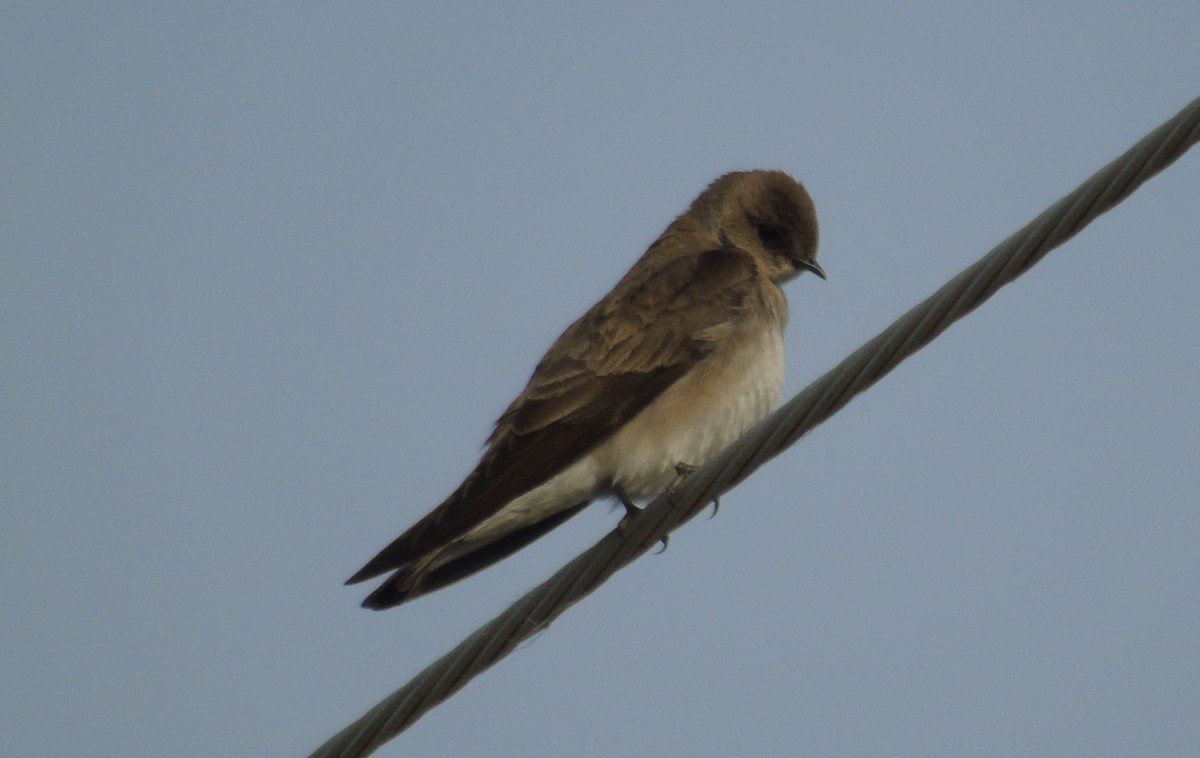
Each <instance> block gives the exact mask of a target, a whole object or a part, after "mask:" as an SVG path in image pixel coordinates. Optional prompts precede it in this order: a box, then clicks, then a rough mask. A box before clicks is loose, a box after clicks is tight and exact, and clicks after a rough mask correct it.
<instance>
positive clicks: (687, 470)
mask: <svg viewBox="0 0 1200 758" xmlns="http://www.w3.org/2000/svg"><path fill="white" fill-rule="evenodd" d="M697 468H699V466H693V465H692V464H690V463H676V464H675V481H673V482H671V484H669V485H668V486H667V499H668V500H670V501H671V505H675V493H676V492H678V491H679V485H681V484H683V480H685V479H687V478H688V477H689V476H691V475H692V474H694V473H696V469H697ZM719 510H721V498H719V497H715V498H713V512H712V516H709V518H714V517H715V516H716V515H717V511H719Z"/></svg>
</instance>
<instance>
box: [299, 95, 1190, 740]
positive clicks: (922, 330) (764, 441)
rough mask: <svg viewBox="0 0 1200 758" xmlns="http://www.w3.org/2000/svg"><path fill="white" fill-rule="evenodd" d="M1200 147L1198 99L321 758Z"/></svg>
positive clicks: (483, 650)
mask: <svg viewBox="0 0 1200 758" xmlns="http://www.w3.org/2000/svg"><path fill="white" fill-rule="evenodd" d="M1198 141H1200V98H1198V99H1196V100H1194V101H1192V102H1191V103H1190V104H1189V105H1188V106H1187V107H1186V108H1184V109H1183V110H1182V111H1180V112H1179V113H1178V114H1177V115H1176V116H1175V117H1174V118H1172V119H1171V120H1170V121H1167V122H1166V123H1165V124H1163V125H1162V126H1160V127H1159V128H1157V129H1155V130H1154V131H1153V132H1151V133H1150V134H1148V135H1147V136H1146V137H1145V138H1143V139H1142V140H1141V141H1140V142H1138V143H1137V144H1136V145H1134V146H1133V147H1132V148H1130V149H1129V150H1128V151H1127V152H1126V153H1125V154H1124V155H1122V156H1121V157H1120V158H1117V159H1116V160H1114V161H1113V162H1111V163H1109V164H1108V165H1107V166H1105V167H1104V168H1102V169H1101V170H1100V171H1098V172H1096V174H1094V175H1093V176H1092V177H1091V178H1090V179H1088V180H1087V181H1086V182H1084V183H1083V184H1082V185H1080V186H1079V187H1078V188H1077V189H1076V190H1075V191H1074V192H1071V193H1070V194H1069V195H1067V196H1066V197H1064V198H1062V199H1061V200H1059V201H1058V202H1057V203H1055V204H1054V205H1053V206H1051V207H1050V208H1049V209H1047V210H1046V211H1044V212H1043V213H1042V214H1041V215H1039V216H1038V217H1037V218H1035V219H1034V220H1033V221H1032V222H1030V223H1029V224H1027V225H1026V226H1025V227H1024V228H1023V229H1021V230H1020V231H1018V232H1016V233H1015V234H1013V235H1012V236H1010V237H1009V238H1008V239H1006V240H1004V241H1003V242H1001V243H1000V244H999V245H997V246H996V247H995V248H994V249H993V250H992V251H991V252H990V253H988V254H987V255H985V256H984V257H983V258H982V259H980V260H979V261H978V262H977V263H975V264H974V265H972V266H970V267H969V268H967V269H966V270H965V271H963V272H962V273H960V274H959V275H958V276H956V277H954V278H953V279H951V280H950V281H949V282H948V283H946V284H945V285H943V286H942V287H941V289H939V290H938V291H937V292H935V293H934V294H933V295H931V296H930V297H929V298H927V299H926V300H924V301H923V302H922V303H920V304H919V305H917V306H916V307H914V308H913V309H911V310H910V311H908V313H906V314H904V315H903V316H901V317H900V318H899V319H898V320H897V321H896V322H895V323H893V324H892V325H891V326H889V327H888V328H887V329H886V330H884V331H883V332H882V333H880V334H879V335H878V336H876V337H875V338H874V339H872V340H871V341H870V342H868V343H866V344H865V345H863V346H862V347H860V348H859V349H858V350H856V351H855V352H854V353H852V354H851V355H850V356H849V357H847V358H846V359H845V360H843V361H842V362H841V363H839V364H838V365H837V366H836V367H834V368H833V369H832V370H830V371H829V372H827V373H826V374H825V375H824V376H822V377H821V378H819V379H817V380H816V381H814V382H813V383H812V384H810V385H809V386H808V387H806V388H805V389H804V390H803V391H801V392H800V393H799V394H798V395H796V396H795V397H793V398H792V399H791V400H790V401H789V402H788V403H787V404H785V405H784V406H783V407H781V408H779V410H777V411H775V412H774V413H772V414H771V415H770V416H768V417H767V418H766V419H764V420H763V421H762V422H761V423H759V424H758V425H757V426H755V427H754V428H753V429H751V430H750V431H749V432H747V433H746V435H744V436H743V437H742V438H741V439H739V440H738V441H737V442H735V443H734V444H732V445H730V446H729V447H727V448H726V449H725V450H724V451H722V452H721V453H720V454H719V455H718V456H717V457H716V458H714V459H713V460H711V461H709V462H708V463H707V464H706V465H704V466H702V467H701V468H700V469H699V470H697V471H696V472H695V473H693V474H692V475H690V476H689V477H687V479H685V480H684V481H683V482H682V484H680V486H679V487H678V488H677V489H676V490H674V492H672V493H671V495H670V496H668V495H666V494H663V495H660V496H659V497H657V498H656V499H655V500H654V501H653V502H652V503H651V504H650V505H648V506H646V508H645V509H644V510H643V511H642V512H640V513H639V514H637V515H636V516H635V517H633V518H632V519H630V520H629V521H628V522H627V523H625V524H624V526H623V527H622V528H618V529H614V530H613V531H612V532H610V533H609V534H608V535H607V536H605V537H604V538H603V539H602V540H600V542H598V543H596V544H595V545H594V546H592V547H591V548H590V549H588V550H587V551H585V552H584V553H582V554H581V555H579V556H578V557H577V558H575V559H574V560H573V561H571V562H570V563H568V564H567V565H566V566H564V567H563V568H562V569H560V570H559V571H558V572H557V573H556V574H554V576H552V577H550V578H549V579H547V580H546V581H545V582H543V583H542V584H540V585H539V586H538V587H536V588H534V589H533V590H531V591H530V592H528V593H527V594H526V595H525V596H524V597H522V598H521V599H519V600H517V601H516V602H515V603H513V604H512V605H511V606H509V608H508V609H507V610H506V611H504V612H503V613H501V614H500V615H499V616H497V617H496V618H495V619H493V620H492V621H491V622H489V623H488V624H486V625H484V626H483V627H481V628H480V629H478V630H477V631H476V632H475V633H474V634H472V635H471V636H470V637H468V638H467V639H466V640H464V641H463V642H462V643H461V644H460V645H458V647H456V648H454V649H453V650H451V651H450V652H449V653H447V654H445V655H443V656H442V657H441V658H439V659H438V660H437V661H435V662H434V663H433V664H431V665H430V666H428V667H427V668H426V669H425V670H424V671H422V672H421V673H420V674H418V675H417V676H416V677H414V678H413V679H412V680H411V681H409V683H408V684H406V685H405V686H403V687H401V688H400V689H399V690H397V691H396V692H394V693H392V694H391V695H389V696H388V697H387V698H385V699H384V700H383V701H382V702H380V703H379V704H378V705H376V706H375V707H374V708H372V709H371V710H370V711H368V712H367V713H366V714H365V715H364V716H363V717H362V718H360V719H359V720H358V721H356V722H354V723H353V724H351V725H350V726H348V727H346V728H345V729H343V730H342V731H341V732H339V733H338V734H336V735H335V736H334V737H332V738H331V739H330V740H329V741H328V742H326V743H325V744H324V745H322V746H321V747H320V748H318V749H317V750H316V752H314V753H313V754H312V755H313V757H314V758H333V757H334V756H337V757H338V758H351V757H355V758H357V757H358V756H364V755H368V754H370V753H372V752H374V750H375V749H376V748H378V747H379V746H381V745H383V744H384V743H385V742H387V741H388V740H390V739H392V738H393V737H395V736H396V735H398V734H399V733H400V732H402V731H404V729H406V728H407V727H408V726H410V725H411V724H412V723H414V722H415V721H416V720H417V719H418V718H420V717H421V715H422V714H424V713H425V712H426V711H428V710H429V709H431V708H433V707H434V706H435V705H437V704H438V703H440V702H442V701H443V700H445V699H447V698H449V697H450V696H451V695H453V694H454V693H455V692H457V691H458V690H459V689H461V688H462V687H464V686H465V685H466V684H467V682H469V681H470V680H471V678H472V677H474V676H475V675H477V674H479V673H481V672H482V671H484V670H485V669H487V668H488V667H490V666H491V665H492V664H493V663H495V662H496V661H498V660H500V659H501V658H503V657H504V656H505V655H507V654H508V653H509V652H511V651H512V650H513V648H515V647H516V646H517V645H519V644H520V643H521V642H523V641H525V640H526V639H528V638H530V637H531V636H533V635H534V634H536V633H537V632H538V631H539V630H541V629H544V628H545V627H546V626H547V625H548V624H550V622H551V621H553V620H554V619H555V618H557V617H558V616H559V614H561V613H562V612H563V611H565V610H566V609H567V608H568V607H569V606H571V605H572V604H573V603H576V602H578V601H579V600H580V599H582V598H583V597H584V596H585V595H587V594H588V593H590V592H591V591H592V590H594V589H595V588H596V587H597V586H599V585H600V584H601V583H602V582H604V581H605V580H607V579H608V578H609V577H610V576H612V575H613V574H614V573H616V572H617V571H618V570H619V569H621V568H623V567H624V566H626V565H628V564H629V563H632V562H633V561H634V560H635V559H636V558H638V557H639V556H640V555H642V554H643V553H645V552H647V551H648V550H649V549H650V548H652V547H653V546H654V545H656V544H657V543H658V542H659V541H661V540H662V539H663V538H664V537H665V536H666V535H667V534H669V533H670V532H671V531H673V530H674V529H676V528H677V527H679V526H680V525H682V524H683V523H685V522H686V521H688V520H690V519H691V518H692V517H694V516H695V515H696V514H698V513H699V512H701V511H702V510H704V508H705V507H706V506H707V504H709V503H711V502H712V501H713V500H715V499H716V498H717V497H719V496H720V495H721V494H722V493H724V492H726V491H728V490H729V489H731V488H732V487H734V486H735V485H736V484H737V483H738V482H740V481H742V480H743V479H745V478H746V477H747V476H749V475H750V474H751V473H753V472H754V471H755V470H756V469H758V467H759V466H761V465H762V464H763V463H765V462H766V461H768V460H770V459H771V458H773V457H775V456H776V455H779V454H780V453H781V452H783V451H784V450H785V449H787V448H788V447H790V446H791V445H792V444H793V443H795V442H796V441H797V440H798V439H800V437H801V436H803V435H804V434H806V433H807V432H808V431H809V430H811V429H812V428H813V427H815V426H817V425H818V424H820V423H821V422H822V421H824V420H825V419H827V418H829V417H830V416H832V415H833V414H834V413H836V412H837V411H838V410H840V409H841V408H842V407H843V406H844V405H846V404H847V403H848V402H850V400H851V399H852V398H853V397H854V396H855V395H857V394H858V393H860V392H862V391H863V390H865V389H867V388H868V387H870V386H871V385H872V384H874V383H875V382H877V381H879V380H880V379H881V378H883V377H884V376H885V375H886V374H887V373H888V372H890V371H891V370H892V369H894V368H895V367H896V366H897V365H899V363H900V362H901V361H902V360H904V359H905V358H907V357H908V356H910V355H912V354H913V353H915V352H916V351H917V350H919V349H921V348H922V347H924V346H925V345H927V344H928V343H929V342H931V341H932V340H933V339H934V338H935V337H937V336H938V335H939V334H941V333H942V332H943V331H945V330H946V329H947V328H948V327H949V326H950V325H951V324H952V323H954V322H955V321H957V320H958V319H960V318H962V317H963V316H965V315H966V314H968V313H970V312H971V311H972V310H974V309H975V308H977V307H978V306H979V305H980V304H982V303H983V302H984V301H985V300H987V299H988V298H989V297H991V296H992V295H993V294H995V292H996V291H997V290H998V289H1000V287H1002V286H1004V285H1005V284H1008V283H1009V282H1011V281H1013V280H1014V279H1016V278H1017V277H1018V276H1020V275H1021V274H1023V273H1025V272H1026V271H1027V270H1029V269H1030V268H1031V267H1032V266H1033V265H1034V264H1036V263H1037V262H1038V261H1040V260H1041V259H1042V258H1043V257H1044V256H1045V255H1046V254H1047V253H1049V252H1050V251H1051V250H1052V249H1054V248H1055V247H1057V246H1059V245H1061V244H1062V243H1063V242H1065V241H1067V240H1068V239H1070V238H1071V237H1073V236H1074V235H1075V234H1077V233H1078V232H1079V231H1081V230H1082V229H1083V228H1084V227H1085V226H1087V225H1088V224H1089V223H1091V222H1092V221H1093V220H1094V219H1096V218H1097V217H1098V216H1100V215H1101V214H1103V213H1104V212H1105V211H1107V210H1109V209H1110V208H1112V207H1114V206H1115V205H1117V204H1118V203H1119V202H1121V201H1122V200H1124V199H1125V198H1126V197H1128V196H1129V195H1130V194H1132V193H1133V191H1134V190H1136V189H1137V188H1138V187H1139V186H1140V185H1141V184H1142V183H1143V182H1145V181H1146V180H1147V179H1149V178H1150V177H1151V176H1153V175H1154V174H1156V173H1158V172H1159V171H1162V170H1163V169H1164V168H1166V167H1167V166H1168V165H1170V164H1171V163H1172V162H1174V161H1175V160H1177V159H1178V158H1179V157H1180V156H1182V155H1183V153H1184V152H1186V151H1187V150H1188V149H1189V148H1190V147H1191V146H1192V145H1194V144H1196V142H1198Z"/></svg>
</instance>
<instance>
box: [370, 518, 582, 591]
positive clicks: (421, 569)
mask: <svg viewBox="0 0 1200 758" xmlns="http://www.w3.org/2000/svg"><path fill="white" fill-rule="evenodd" d="M588 502H589V501H587V500H585V501H583V502H582V503H577V504H575V505H573V506H571V507H570V508H564V509H563V510H561V511H558V512H556V513H553V514H551V515H549V516H547V517H546V518H544V519H542V520H541V521H538V522H536V523H533V524H530V525H529V526H525V527H522V528H520V529H517V530H515V531H513V532H510V533H508V534H506V535H504V536H503V537H501V538H499V539H497V540H494V541H492V542H489V543H487V544H486V545H481V546H479V547H478V548H476V549H475V550H472V551H471V552H469V553H465V554H463V555H460V556H457V557H454V558H451V559H450V560H446V561H441V562H439V561H438V558H439V557H440V556H441V554H442V552H443V550H444V548H439V549H437V550H434V551H432V552H430V553H427V554H425V555H423V556H421V557H420V558H418V559H417V560H415V561H412V562H410V563H408V564H407V565H405V566H403V567H402V568H400V569H399V570H397V571H396V572H395V573H393V574H392V575H391V576H390V577H388V579H387V581H385V582H384V583H383V584H381V585H379V587H377V588H376V589H375V591H374V592H372V593H371V594H370V595H367V597H366V599H365V600H363V602H362V605H363V607H364V608H370V609H371V610H375V611H382V610H384V609H386V608H394V607H395V606H397V605H400V604H402V603H406V602H408V601H409V600H412V599H413V598H417V597H420V596H421V595H425V594H428V593H430V592H433V591H434V590H439V589H441V588H442V587H445V586H446V585H448V584H453V583H454V582H457V581H459V580H460V579H465V578H467V577H468V576H470V575H471V574H474V573H475V572H477V571H482V570H483V569H485V568H487V567H488V566H491V565H492V564H493V563H496V562H497V561H501V560H503V559H505V558H507V557H508V556H510V555H512V554H513V553H515V552H517V551H518V550H520V549H521V548H523V547H525V546H526V545H528V544H530V543H531V542H533V541H534V540H536V539H538V538H539V537H541V536H542V535H544V534H546V533H547V532H549V531H550V530H551V529H554V528H555V527H556V526H558V525H560V524H562V523H563V522H564V521H566V520H567V519H569V518H571V517H572V516H574V515H575V514H576V513H579V512H580V511H581V510H583V509H584V508H585V507H586V506H587V504H588ZM349 583H350V582H348V584H349Z"/></svg>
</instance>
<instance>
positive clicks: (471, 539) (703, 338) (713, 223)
mask: <svg viewBox="0 0 1200 758" xmlns="http://www.w3.org/2000/svg"><path fill="white" fill-rule="evenodd" d="M817 240H818V234H817V216H816V209H815V208H814V206H813V202H812V199H811V198H810V197H809V195H808V192H807V191H806V190H805V189H804V186H803V185H801V184H800V183H799V182H797V181H796V180H794V179H792V178H791V177H790V176H788V175H787V174H785V173H783V172H781V171H738V172H733V173H729V174H725V175H724V176H721V177H719V178H718V179H716V180H715V181H714V182H713V183H712V184H710V185H709V186H708V188H707V189H705V190H704V191H703V192H702V193H700V195H699V197H697V198H696V199H695V200H694V201H693V202H692V204H691V206H689V207H688V209H687V210H686V211H685V212H684V213H683V214H681V215H680V216H679V217H678V218H676V219H675V220H674V221H673V222H672V223H671V224H670V226H668V227H667V229H666V231H664V232H663V233H662V235H661V236H659V237H658V239H656V240H655V241H654V243H653V244H651V245H650V247H649V248H648V249H647V250H646V252H645V253H644V254H643V255H642V257H641V258H640V259H638V261H637V262H636V263H634V264H633V267H632V268H631V269H630V270H629V272H628V273H626V274H625V276H624V277H622V278H621V280H620V281H618V282H617V284H616V286H614V287H613V288H612V290H611V291H610V292H609V293H608V294H607V295H605V296H604V297H603V298H601V299H600V301H599V302H597V303H596V304H595V305H593V306H592V307H591V309H589V310H588V311H587V312H586V313H584V314H583V316H581V317H580V318H579V319H578V320H577V321H575V323H573V324H571V325H570V326H569V327H567V329H566V331H564V332H563V333H562V335H561V336H560V337H559V338H558V339H557V340H556V341H555V342H554V344H553V345H551V346H550V349H549V350H548V351H547V352H546V354H545V356H543V357H542V359H541V361H540V362H539V363H538V364H537V367H536V368H535V370H534V372H533V375H532V376H531V377H530V379H529V382H528V384H527V385H526V386H525V389H524V390H522V392H521V393H520V394H519V395H518V396H517V398H516V399H515V400H513V402H512V404H511V405H509V406H508V408H507V409H506V410H505V411H504V413H503V414H502V415H501V416H500V418H499V420H498V421H497V422H496V425H495V428H494V430H493V431H492V433H491V436H490V437H489V438H488V440H487V443H486V446H485V449H484V452H483V455H482V457H481V459H480V461H479V463H478V465H476V466H475V468H474V470H472V471H471V473H470V474H469V475H467V477H466V479H465V480H463V482H462V484H460V485H459V486H458V488H457V489H455V490H454V492H452V493H451V494H450V496H449V497H447V498H446V499H445V500H444V501H443V502H442V503H441V504H440V505H438V506H437V507H436V508H434V509H433V510H432V511H431V512H430V513H429V514H427V515H426V516H424V517H423V518H421V519H420V520H419V521H417V522H416V523H415V524H413V525H412V527H410V528H409V529H408V530H407V531H406V532H404V533H403V534H401V535H400V536H399V537H397V538H396V539H395V540H394V541H392V543H391V544H389V545H388V546H387V547H385V548H384V549H383V550H381V551H380V552H379V554H378V555H376V556H375V557H374V558H372V559H371V560H370V561H369V562H367V564H366V565H365V566H363V567H362V569H360V570H359V571H358V572H357V573H355V574H354V576H352V577H350V579H349V580H347V582H346V583H347V584H354V583H357V582H361V581H364V580H367V579H371V578H373V577H376V576H379V575H381V574H385V573H388V572H391V575H390V576H389V577H387V579H386V580H385V581H384V582H383V584H381V585H380V586H379V587H378V588H377V589H375V590H374V591H373V592H371V594H370V595H368V596H367V598H366V599H365V600H364V601H363V606H364V607H366V608H372V609H376V610H382V609H384V608H390V607H393V606H397V605H400V604H401V603H404V602H406V601H408V600H411V599H413V598H416V597H419V596H421V595H424V594H426V593H429V592H432V591H434V590H437V589H440V588H442V587H444V586H446V585H448V584H451V583H453V582H456V581H458V580H460V579H463V578H464V577H467V576H469V575H471V574H474V573H475V572H477V571H480V570H481V569H484V568H486V567H488V566H490V565H492V564H493V563H496V562H497V561H499V560H501V559H503V558H505V557H507V556H509V555H511V554H512V553H514V552H516V551H517V550H519V549H521V548H523V547H525V546H526V545H528V544H530V543H531V542H533V541H534V540H536V539H538V538H539V537H541V536H543V535H544V534H546V533H547V532H549V531H550V530H552V529H554V528H555V527H556V526H558V525H560V524H562V523H563V522H565V521H566V520H567V519H569V518H570V517H571V516H573V515H575V514H577V513H579V512H580V511H581V510H582V509H583V508H585V507H586V506H587V505H588V504H589V503H591V502H592V501H594V500H596V499H598V498H605V497H614V498H616V499H617V500H618V501H620V502H621V503H622V504H624V505H625V506H626V507H627V508H633V507H634V506H633V502H634V501H636V500H640V499H645V498H649V497H652V496H654V495H656V494H658V493H659V492H661V491H663V490H664V489H666V488H667V487H669V486H670V485H671V484H672V483H673V482H674V481H675V480H676V478H677V476H678V475H679V474H678V473H677V472H679V471H685V470H689V469H690V468H691V467H695V466H699V465H702V464H703V463H704V462H705V461H707V460H708V459H709V458H711V457H712V456H713V455H715V454H716V453H717V452H718V451H720V450H721V449H722V448H723V447H725V446H726V445H728V444H729V443H731V442H733V441H734V440H736V439H737V438H738V437H739V436H741V435H742V434H743V433H744V432H746V431H747V430H748V429H749V428H750V427H751V426H753V425H754V424H755V423H757V422H758V421H760V420H761V419H762V418H763V417H764V416H766V415H767V413H769V412H770V410H771V409H772V408H773V407H774V405H775V404H776V403H777V402H778V400H779V396H780V393H781V392H782V389H783V373H784V348H783V330H784V327H785V326H786V324H787V320H788V305H787V300H786V298H785V297H784V294H783V291H782V290H781V289H780V285H782V284H783V283H785V282H787V281H789V280H791V279H794V278H796V277H797V276H799V275H800V274H801V273H802V272H804V271H810V272H812V273H814V274H816V275H817V276H819V277H821V278H822V279H824V278H825V272H824V270H823V269H822V268H821V266H820V265H819V264H818V263H817Z"/></svg>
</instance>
